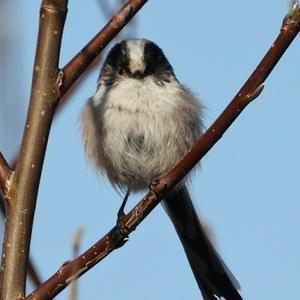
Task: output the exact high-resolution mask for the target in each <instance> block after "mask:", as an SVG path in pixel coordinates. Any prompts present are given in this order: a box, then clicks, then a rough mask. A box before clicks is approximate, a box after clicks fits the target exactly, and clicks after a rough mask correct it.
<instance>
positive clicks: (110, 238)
mask: <svg viewBox="0 0 300 300" xmlns="http://www.w3.org/2000/svg"><path fill="white" fill-rule="evenodd" d="M299 30H300V10H299V8H298V7H297V9H296V10H294V11H293V12H292V13H291V12H290V13H289V15H288V16H287V17H286V18H285V20H284V22H283V25H282V28H281V32H280V34H279V36H278V37H277V39H276V41H275V42H274V44H273V45H272V47H271V48H270V50H269V51H268V52H267V54H266V55H265V57H264V58H263V59H262V61H261V62H260V64H259V65H258V66H257V68H256V69H255V71H254V72H253V73H252V74H251V76H250V77H249V79H248V80H247V81H246V83H245V84H244V86H243V87H242V88H241V89H240V91H239V92H238V93H237V95H236V96H235V97H234V99H233V100H232V101H231V102H230V104H229V105H228V106H227V107H226V108H225V110H224V111H223V112H222V114H221V115H220V116H219V117H218V118H217V120H216V121H215V122H214V123H213V124H212V126H211V127H210V128H209V129H208V130H207V131H206V132H205V133H204V134H203V135H202V136H201V138H200V139H199V140H198V141H197V142H196V144H195V145H194V146H193V147H192V149H191V150H190V151H189V152H188V153H187V154H186V155H185V156H184V157H183V158H182V159H181V161H180V162H179V163H178V164H177V165H176V166H175V167H174V168H173V169H172V170H171V171H170V172H169V173H168V174H167V175H166V176H165V177H163V178H162V179H161V180H160V181H159V182H158V184H156V185H155V186H153V189H152V191H150V192H149V193H148V194H147V195H146V196H145V197H144V198H143V199H142V200H141V201H140V202H139V203H138V204H137V205H136V206H135V207H134V208H133V209H132V210H131V211H130V212H129V213H128V214H127V215H126V216H125V217H124V224H125V228H126V229H127V231H126V232H124V231H122V232H121V231H120V230H119V229H118V228H117V227H114V228H113V229H112V230H111V231H109V232H108V233H107V234H106V235H105V236H104V237H102V238H101V239H100V240H99V241H98V242H97V243H96V244H94V245H93V246H92V247H91V248H90V249H88V250H87V251H86V252H84V253H83V254H81V255H80V256H79V257H78V258H76V259H74V260H73V261H69V262H66V263H64V264H63V265H62V266H61V268H60V269H59V270H58V271H57V272H56V273H55V274H54V275H53V276H52V277H50V278H49V279H48V280H47V281H46V282H45V283H43V284H42V286H41V287H39V288H38V289H36V290H35V291H34V292H33V293H32V294H30V295H29V296H28V297H27V298H26V299H27V300H42V299H43V300H45V299H52V298H53V297H55V296H56V295H57V294H58V293H59V292H61V291H62V290H63V289H64V288H65V287H66V286H67V285H69V284H70V283H71V282H72V281H73V280H75V279H76V278H78V277H80V276H81V275H82V274H84V273H85V272H87V271H88V270H89V269H90V268H92V267H93V266H94V265H95V264H97V263H98V262H99V261H101V260H102V259H103V258H104V257H106V256H107V255H108V254H110V253H111V252H112V251H113V250H114V249H116V248H119V247H120V246H122V245H123V244H124V242H125V241H126V238H127V236H128V234H129V233H131V232H132V231H134V230H135V228H136V227H137V226H138V224H139V223H140V222H142V220H143V219H144V218H145V217H146V216H147V215H148V214H149V213H150V212H151V211H152V209H153V208H154V207H155V206H156V205H157V204H158V203H159V202H160V201H161V199H162V198H163V197H164V194H165V193H166V192H167V191H168V190H169V189H172V188H173V187H174V186H176V184H178V182H180V180H181V179H182V178H183V177H184V176H185V175H186V174H187V173H188V172H189V171H190V170H191V169H192V168H193V167H194V166H195V165H196V164H197V163H198V162H199V161H200V159H201V158H202V157H203V156H204V155H205V154H206V153H207V152H208V151H209V150H210V149H211V148H212V147H213V146H214V145H215V143H216V142H217V141H218V140H219V139H220V138H221V137H222V135H223V134H224V132H225V131H226V130H227V129H228V128H229V126H230V125H231V124H232V123H233V122H234V121H235V120H236V118H237V117H238V116H239V114H240V113H241V112H242V111H243V109H245V107H246V106H247V105H248V104H249V103H250V102H251V101H252V100H254V99H255V98H256V97H257V96H258V95H259V94H260V92H261V91H262V89H263V84H264V81H265V80H266V79H267V77H268V76H269V74H270V73H271V71H272V70H273V68H274V67H275V65H276V64H277V62H278V60H279V59H280V58H281V56H282V55H283V54H284V52H285V50H286V49H287V48H288V47H289V45H290V44H291V42H292V41H293V39H294V38H295V36H296V35H297V34H298V32H299ZM74 270H76V272H75V271H74Z"/></svg>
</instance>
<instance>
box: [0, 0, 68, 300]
mask: <svg viewBox="0 0 300 300" xmlns="http://www.w3.org/2000/svg"><path fill="white" fill-rule="evenodd" d="M66 13H67V0H61V1H55V0H43V1H42V6H41V11H40V26H39V36H38V43H37V49H36V57H35V65H34V72H33V80H32V90H31V98H30V105H29V109H28V115H27V120H26V126H25V130H24V135H23V140H22V145H21V151H20V156H19V159H18V162H17V165H16V170H15V173H14V179H13V182H12V186H11V188H10V191H9V199H10V206H9V210H8V211H7V212H6V223H5V235H4V246H3V260H2V268H1V270H2V273H1V286H0V293H1V294H0V298H1V300H12V299H15V298H16V297H19V298H20V297H23V296H24V294H25V284H26V274H27V263H28V256H29V246H30V239H31V232H32V224H33V216H34V211H35V205H36V198H37V193H38V187H39V181H40V175H41V171H42V166H43V161H44V156H45V151H46V145H47V140H48V136H49V131H50V126H51V122H52V118H53V115H54V112H55V108H56V106H57V103H58V99H59V98H58V95H59V94H60V93H59V88H57V83H56V78H57V74H58V62H59V53H60V45H61V38H62V32H63V27H64V22H65V18H66Z"/></svg>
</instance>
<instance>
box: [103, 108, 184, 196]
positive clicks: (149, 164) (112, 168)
mask: <svg viewBox="0 0 300 300" xmlns="http://www.w3.org/2000/svg"><path fill="white" fill-rule="evenodd" d="M103 121H104V126H105V130H104V132H106V134H105V135H104V136H103V150H104V153H105V154H104V156H105V159H106V160H107V162H108V163H107V166H106V172H107V174H108V177H109V178H110V180H111V181H113V182H115V184H116V185H119V186H121V187H127V186H129V187H130V188H131V189H132V190H141V189H144V188H146V187H147V186H148V185H149V183H150V182H151V181H152V180H153V179H154V178H158V177H161V176H162V175H164V174H165V173H166V172H167V171H168V170H169V169H170V168H171V167H172V166H173V165H174V164H175V163H176V162H177V160H178V159H179V158H180V157H181V156H182V155H183V154H184V153H183V151H180V149H177V148H178V147H177V146H176V143H175V139H174V132H173V131H174V128H170V126H169V125H170V124H168V122H166V118H165V116H163V115H160V114H153V115H151V114H147V113H141V112H128V111H122V110H118V111H114V112H111V114H110V113H109V112H108V113H107V114H106V116H105V118H104V120H103ZM172 139H174V141H172ZM170 146H171V148H172V149H170ZM168 148H169V149H168Z"/></svg>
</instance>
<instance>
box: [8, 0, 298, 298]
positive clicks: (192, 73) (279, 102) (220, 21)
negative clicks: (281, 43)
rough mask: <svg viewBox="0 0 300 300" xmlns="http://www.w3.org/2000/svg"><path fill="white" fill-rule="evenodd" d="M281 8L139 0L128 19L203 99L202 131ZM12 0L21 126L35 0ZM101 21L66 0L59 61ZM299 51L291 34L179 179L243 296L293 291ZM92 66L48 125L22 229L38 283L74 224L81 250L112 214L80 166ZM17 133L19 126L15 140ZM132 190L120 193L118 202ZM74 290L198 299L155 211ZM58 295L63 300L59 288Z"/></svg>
mask: <svg viewBox="0 0 300 300" xmlns="http://www.w3.org/2000/svg"><path fill="white" fill-rule="evenodd" d="M219 2H221V3H219ZM288 4H289V2H288V1H287V0H276V1H271V0H265V1H259V0H252V1H237V0H235V1H234V0H228V1H195V0H192V1H185V2H182V1H171V0H165V1H159V0H153V1H151V0H149V2H148V3H147V4H146V5H145V6H144V8H143V9H142V11H141V12H140V14H139V15H138V23H137V24H138V29H137V33H136V36H137V37H144V38H147V39H150V40H153V41H154V42H156V43H157V44H158V45H160V47H161V48H162V49H163V50H164V52H165V54H166V56H167V57H168V58H169V60H170V62H171V64H172V65H173V67H174V70H175V72H176V75H177V77H178V79H179V80H180V81H181V82H183V83H184V84H186V85H188V86H189V87H190V88H191V89H192V90H193V91H194V92H196V93H197V94H198V95H199V98H200V99H201V100H202V101H203V103H204V104H205V106H206V113H205V124H206V126H207V127H208V126H209V125H210V124H211V123H212V122H213V120H214V119H215V118H216V117H217V116H218V115H219V113H220V112H221V111H222V110H223V109H224V108H225V106H226V105H227V104H228V103H229V101H230V100H231V99H232V98H233V96H234V95H235V93H236V92H237V91H238V89H239V88H240V87H241V85H242V84H243V83H244V81H245V80H246V79H247V77H248V76H249V75H250V73H251V72H252V71H253V69H254V68H255V67H256V65H257V64H258V62H259V61H260V60H261V58H262V57H263V56H264V54H265V53H266V51H267V50H268V48H269V47H270V46H271V45H272V43H273V41H274V39H275V37H276V36H277V34H278V33H279V30H280V26H281V22H282V19H283V17H284V16H285V14H286V13H287V10H288ZM18 5H19V7H20V8H21V11H20V12H19V15H20V19H19V24H20V26H21V28H22V29H23V33H22V34H21V36H22V37H21V39H20V40H21V41H22V47H21V50H22V51H21V55H22V56H23V63H22V70H23V73H22V74H23V80H22V87H23V88H24V93H23V94H22V98H23V99H22V104H20V106H22V107H23V109H24V112H23V120H21V124H22V122H24V117H25V107H26V105H27V103H28V98H29V93H30V84H31V83H30V80H31V74H32V68H33V67H32V65H33V59H34V49H35V43H36V36H37V25H38V9H39V5H40V1H37V0H34V1H31V3H30V5H29V4H28V3H26V2H25V1H24V2H22V3H20V4H18ZM16 9H17V7H16ZM103 24H104V18H103V15H101V12H100V9H99V6H98V5H97V3H96V1H94V0H93V1H92V0H90V1H86V2H85V4H83V2H82V1H69V13H68V18H67V22H66V26H65V34H64V38H63V45H62V51H61V53H62V57H61V65H62V66H63V65H64V64H65V63H66V62H68V61H69V59H70V58H72V56H73V55H74V54H76V53H77V52H78V51H79V50H80V49H81V48H82V46H84V45H85V43H86V42H88V41H89V39H90V38H91V37H92V36H93V35H94V34H95V33H96V32H97V31H98V30H99V29H100V28H101V27H102V25H103ZM299 47H300V41H299V39H298V40H296V41H294V43H293V44H292V46H291V47H290V48H289V49H288V51H287V52H286V54H285V56H284V57H283V58H282V60H281V61H280V63H279V64H278V65H277V66H276V68H275V70H274V71H273V73H272V74H271V76H270V78H269V79H268V80H267V82H266V84H265V89H264V91H263V92H262V94H261V95H260V96H259V98H257V99H256V100H255V101H254V102H253V103H251V104H250V105H249V106H248V108H247V109H246V110H245V111H244V112H243V113H242V115H241V116H240V117H239V118H238V120H237V121H236V122H235V123H234V124H233V125H232V127H231V128H230V129H229V130H228V131H227V132H226V134H224V136H223V138H222V139H221V140H220V141H219V142H218V143H217V144H216V145H215V147H214V148H213V149H212V150H211V151H210V152H209V153H208V154H207V155H206V156H205V158H204V159H203V160H202V162H201V170H200V169H198V171H197V172H196V175H195V176H194V177H193V180H192V183H191V185H190V191H191V194H192V197H193V199H194V202H195V203H196V205H197V207H198V211H199V214H200V215H201V217H202V218H203V220H204V221H205V223H206V224H208V226H209V227H210V229H211V231H212V233H213V236H214V240H215V243H216V247H217V248H218V250H219V253H220V254H221V255H222V257H223V258H224V260H225V262H226V263H227V265H228V266H229V267H230V269H231V270H232V272H233V273H234V274H235V275H236V277H237V278H238V280H239V282H240V284H241V287H242V292H241V293H242V295H243V297H244V299H246V300H247V299H255V300H262V299H273V300H276V299H278V300H279V299H292V298H294V297H295V295H297V294H298V286H299V278H300V260H299V252H300V242H299V238H298V236H299V230H298V228H299V227H300V218H299V211H300V204H299V203H300V202H299V200H300V197H299V196H300V191H299V178H300V162H299V159H298V156H299V152H300V143H299V136H298V130H299V114H300V104H299V103H300V102H299V75H298V70H299V69H300V60H299ZM12 66H13V65H12ZM98 72H99V70H96V71H93V72H92V73H90V74H89V76H88V77H87V78H86V79H85V80H84V82H83V83H82V84H81V85H80V87H79V89H78V91H77V93H76V94H75V95H74V96H73V97H72V99H71V101H70V103H69V104H68V106H67V107H66V108H65V109H64V111H63V112H62V113H60V114H59V115H58V117H57V118H56V121H55V123H54V125H53V127H52V131H51V135H50V139H49V146H48V150H47V154H46V160H45V166H44V170H43V174H42V180H41V187H40V192H39V199H38V204H37V210H36V217H35V222H34V231H33V237H32V255H33V257H34V260H35V262H36V264H37V265H38V268H39V270H40V272H41V275H42V277H43V278H44V279H46V278H48V277H49V276H50V275H51V274H53V273H54V272H55V271H56V270H57V269H58V268H59V266H60V265H61V264H62V262H64V261H65V260H68V259H70V257H71V240H72V236H73V235H74V233H75V232H76V230H77V229H78V228H79V227H83V228H84V237H83V241H82V245H81V248H82V249H86V248H87V247H89V246H90V245H92V243H93V242H95V241H96V240H97V239H98V238H99V237H101V236H102V235H103V234H104V233H106V231H107V230H109V229H110V228H111V227H112V226H113V225H114V224H115V221H116V213H117V210H118V207H119V205H120V201H121V199H120V198H119V196H118V195H117V194H116V193H115V191H114V190H113V189H112V188H111V187H110V185H109V184H108V183H107V182H105V181H104V180H103V179H102V178H99V177H97V176H96V174H95V173H94V172H93V170H91V169H90V168H89V166H88V164H87V162H86V161H85V158H84V153H83V147H82V143H81V138H80V133H79V122H78V121H79V114H80V110H81V108H82V106H83V104H84V103H85V101H86V99H87V98H88V97H90V96H91V95H92V94H93V93H94V91H95V88H96V80H97V76H98ZM19 135H21V131H20V132H19V133H18V134H16V141H15V145H16V146H17V145H18V143H19ZM3 147H4V146H3ZM6 152H7V153H6V154H7V155H9V153H8V150H6ZM140 198H141V195H137V196H133V197H131V198H130V204H129V206H132V205H134V203H136V201H138V200H139V199H140ZM30 288H31V287H30V286H29V290H30ZM79 289H80V299H98V298H100V297H101V298H103V299H120V298H121V297H122V298H124V299H129V298H130V299H146V300H147V299H153V298H155V299H164V300H165V299H172V300H182V299H189V300H193V299H199V291H198V288H197V285H196V282H195V280H194V279H193V275H192V272H191V270H190V268H189V265H188V262H187V260H186V258H185V255H184V252H183V250H182V247H181V245H180V243H179V241H178V238H177V236H176V234H175V232H174V230H173V228H172V225H171V224H170V221H169V220H168V218H167V217H166V215H165V213H164V211H163V209H162V208H161V207H158V208H157V209H155V210H154V211H153V213H152V214H151V215H150V216H149V217H148V218H147V219H146V220H145V222H143V223H142V224H141V226H140V227H139V228H138V229H137V230H136V232H134V233H133V234H132V235H131V236H130V241H129V242H128V243H127V244H126V245H125V246H124V247H123V248H121V249H119V250H117V251H115V252H114V253H113V254H112V255H110V256H109V257H107V258H106V259H105V260H104V261H103V262H101V263H100V264H99V265H97V266H96V267H95V268H94V269H93V270H92V271H91V272H89V273H88V274H86V275H85V276H83V277H82V278H81V279H80V280H79ZM57 299H68V292H67V291H65V292H64V293H63V294H61V295H60V296H58V297H57Z"/></svg>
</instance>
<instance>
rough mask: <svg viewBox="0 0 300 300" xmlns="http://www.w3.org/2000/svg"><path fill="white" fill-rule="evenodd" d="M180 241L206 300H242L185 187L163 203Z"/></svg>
mask: <svg viewBox="0 0 300 300" xmlns="http://www.w3.org/2000/svg"><path fill="white" fill-rule="evenodd" d="M164 208H165V209H166V211H167V213H168V215H169V217H170V219H171V221H172V223H173V225H174V227H175V229H176V231H177V234H178V236H179V238H180V240H181V243H182V245H183V248H184V250H185V253H186V255H187V258H188V261H189V263H190V266H191V268H192V270H193V273H194V276H195V279H196V281H197V283H198V286H199V288H200V290H201V292H202V295H203V298H204V299H205V300H216V299H218V297H223V298H224V299H226V300H242V297H241V296H240V294H239V293H238V291H237V290H238V289H239V288H240V286H239V283H238V281H237V280H236V279H235V277H234V276H233V274H232V273H231V272H230V270H229V269H228V268H227V266H226V265H225V263H224V262H223V261H222V259H221V258H220V256H219V255H218V254H217V252H216V250H215V249H214V247H213V246H212V244H211V242H210V241H209V239H208V237H207V236H206V234H205V232H204V230H203V227H202V225H201V223H200V220H199V218H198V216H197V213H196V210H195V208H194V206H193V203H192V201H191V198H190V196H189V193H188V191H187V189H186V187H185V186H183V187H181V188H180V189H177V190H176V191H173V192H172V193H171V194H170V195H168V196H167V197H166V199H165V200H164Z"/></svg>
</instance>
